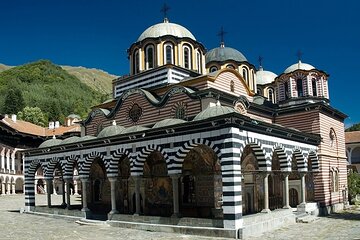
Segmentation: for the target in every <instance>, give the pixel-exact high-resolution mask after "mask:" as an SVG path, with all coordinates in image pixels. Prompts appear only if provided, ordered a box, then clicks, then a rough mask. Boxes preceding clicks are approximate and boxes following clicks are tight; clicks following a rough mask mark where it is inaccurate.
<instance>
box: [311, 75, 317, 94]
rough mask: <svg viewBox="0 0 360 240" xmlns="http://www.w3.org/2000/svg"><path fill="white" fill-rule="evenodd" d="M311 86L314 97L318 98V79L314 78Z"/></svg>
mask: <svg viewBox="0 0 360 240" xmlns="http://www.w3.org/2000/svg"><path fill="white" fill-rule="evenodd" d="M311 85H312V95H313V96H314V97H316V96H317V90H316V89H317V87H316V79H315V78H313V80H312V81H311Z"/></svg>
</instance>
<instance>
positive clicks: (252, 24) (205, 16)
mask: <svg viewBox="0 0 360 240" xmlns="http://www.w3.org/2000/svg"><path fill="white" fill-rule="evenodd" d="M164 2H166V3H167V4H168V5H169V6H170V8H171V9H170V11H169V13H168V17H169V19H170V22H174V23H178V24H180V25H183V26H184V27H186V28H187V29H189V30H190V31H191V32H192V33H193V35H194V36H195V37H196V39H197V40H198V41H200V42H201V43H203V44H204V46H205V47H206V48H207V49H208V50H209V49H212V48H214V47H218V46H219V43H220V39H219V37H218V36H217V33H218V32H219V30H220V28H221V27H222V26H223V27H224V30H225V31H226V32H227V34H226V35H225V45H226V46H228V47H233V48H235V49H237V50H239V51H241V52H242V53H243V54H244V55H245V56H246V58H247V59H248V60H249V62H251V63H252V64H254V65H255V66H258V60H257V59H258V57H259V55H261V56H262V57H263V66H264V68H265V70H269V71H273V72H275V73H276V74H280V73H282V72H283V71H284V70H285V69H286V68H287V67H288V66H290V65H291V64H293V63H295V62H296V61H297V56H296V53H297V51H298V50H301V52H303V56H302V61H303V62H305V63H309V64H311V65H313V66H315V67H316V68H318V69H320V70H324V71H325V72H327V73H328V74H329V75H330V79H329V91H330V100H331V105H332V106H333V107H335V108H337V109H339V110H340V111H342V112H344V113H345V114H347V115H349V118H348V119H347V120H346V121H345V122H346V125H347V126H349V125H351V124H352V123H357V122H360V111H359V106H358V104H359V102H360V101H359V100H358V98H357V97H358V95H359V89H360V84H359V82H360V80H358V78H359V77H358V76H357V74H358V72H359V71H360V61H359V58H360V26H359V23H360V14H359V12H360V1H356V0H351V1H348V0H345V1H335V0H327V1H326V0H312V1H310V0H301V1H300V0H273V1H266V0H252V1H239V0H227V1H212V0H210V1H205V0H192V1H190V0H182V1H176V0H166V1H160V0H153V1H145V0H138V1H129V0H123V1H120V0H102V1H101V0H61V1H60V0H4V1H1V3H0V26H1V28H0V63H3V64H7V65H20V64H24V63H27V62H31V61H34V60H38V59H49V60H51V61H53V62H54V63H56V64H63V65H73V66H85V67H93V68H99V69H103V70H105V71H107V72H109V73H112V74H116V75H123V74H127V73H128V71H129V64H128V59H127V54H126V50H127V48H128V47H130V45H131V44H132V43H133V42H134V41H136V39H137V38H138V36H139V35H140V34H141V33H142V32H143V31H144V30H145V29H146V28H147V27H149V26H151V25H153V24H156V23H159V22H161V21H162V19H163V15H162V13H161V12H160V9H161V7H162V5H163V4H164Z"/></svg>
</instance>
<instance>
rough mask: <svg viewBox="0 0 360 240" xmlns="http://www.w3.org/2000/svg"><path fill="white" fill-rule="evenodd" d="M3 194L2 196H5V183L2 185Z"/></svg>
mask: <svg viewBox="0 0 360 240" xmlns="http://www.w3.org/2000/svg"><path fill="white" fill-rule="evenodd" d="M1 194H2V195H4V194H5V183H4V182H3V183H2V184H1Z"/></svg>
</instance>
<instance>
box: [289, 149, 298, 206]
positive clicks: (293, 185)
mask: <svg viewBox="0 0 360 240" xmlns="http://www.w3.org/2000/svg"><path fill="white" fill-rule="evenodd" d="M297 154H299V151H298V150H295V151H294V153H293V155H292V158H291V172H290V175H289V188H290V190H291V189H294V190H295V191H293V192H291V191H289V197H290V199H289V200H290V206H291V207H296V206H297V205H298V204H299V202H300V196H299V194H298V193H299V192H300V189H301V180H300V173H299V171H298V161H299V159H297V158H296V155H297ZM291 194H293V196H292V195H291ZM295 196H296V197H297V198H296V199H295Z"/></svg>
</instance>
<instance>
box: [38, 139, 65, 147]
mask: <svg viewBox="0 0 360 240" xmlns="http://www.w3.org/2000/svg"><path fill="white" fill-rule="evenodd" d="M61 143H62V140H60V139H56V138H52V139H49V140H46V141H45V142H43V143H42V144H40V146H39V148H46V147H53V146H57V145H60V144H61Z"/></svg>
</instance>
